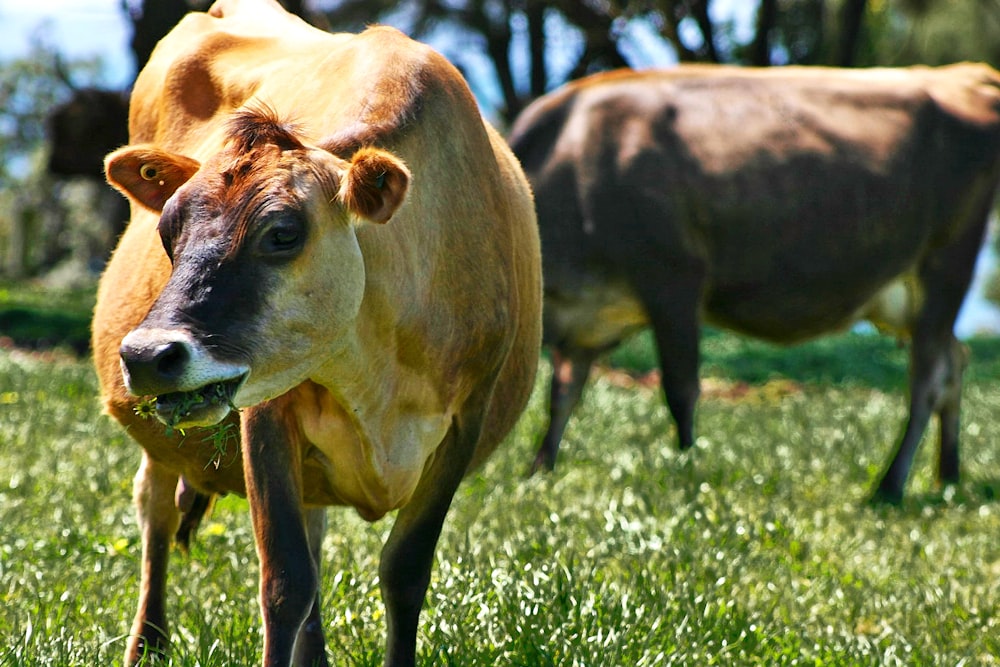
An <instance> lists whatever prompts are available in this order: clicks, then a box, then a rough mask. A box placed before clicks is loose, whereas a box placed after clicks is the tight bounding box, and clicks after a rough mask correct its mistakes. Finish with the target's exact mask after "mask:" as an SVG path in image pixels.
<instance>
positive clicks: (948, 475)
mask: <svg viewBox="0 0 1000 667" xmlns="http://www.w3.org/2000/svg"><path fill="white" fill-rule="evenodd" d="M910 356H911V359H910V415H909V418H908V419H907V422H906V428H905V429H904V431H903V436H902V438H900V440H899V444H898V445H897V447H896V450H895V451H894V452H893V456H892V460H891V461H890V463H889V466H888V467H887V468H886V471H885V473H884V474H883V475H882V479H881V480H880V481H879V484H878V487H877V488H876V490H875V492H874V494H873V496H872V500H873V501H874V502H876V503H890V504H898V503H899V502H901V501H902V499H903V490H904V488H905V486H906V480H907V477H909V473H910V467H911V466H912V465H913V458H914V456H915V455H916V453H917V448H918V446H919V445H920V440H921V438H922V437H923V434H924V432H925V431H926V429H927V424H928V422H929V421H930V418H931V416H932V415H933V414H937V415H938V417H939V420H940V426H941V449H940V458H939V468H938V475H939V478H940V480H941V481H942V482H944V483H955V482H958V477H959V463H958V432H959V407H960V403H961V394H962V372H963V370H964V369H965V356H966V355H965V350H964V347H963V346H962V344H961V343H959V342H958V341H957V340H956V339H955V337H954V336H953V335H951V334H950V333H948V334H947V335H946V336H945V337H944V338H943V339H942V338H937V339H931V340H928V339H926V338H924V337H914V340H913V349H912V352H911V355H910Z"/></svg>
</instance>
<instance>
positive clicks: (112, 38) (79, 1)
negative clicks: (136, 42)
mask: <svg viewBox="0 0 1000 667" xmlns="http://www.w3.org/2000/svg"><path fill="white" fill-rule="evenodd" d="M36 35H37V36H39V37H41V38H42V39H43V40H44V41H45V42H46V43H49V44H53V45H55V46H57V47H58V49H59V50H60V51H61V52H62V53H63V54H64V55H66V56H67V58H70V59H72V58H78V57H79V58H82V57H88V56H100V57H101V58H102V60H103V62H104V65H105V67H104V74H103V78H102V80H101V81H100V83H101V84H104V85H107V86H109V87H124V86H125V85H126V84H127V83H128V81H129V79H130V78H131V76H132V74H133V72H132V70H133V65H132V62H131V55H130V53H129V50H128V40H129V36H130V34H129V29H128V27H127V25H126V20H125V18H124V16H123V14H122V9H121V0H0V59H3V60H10V59H12V58H16V57H18V56H20V55H23V54H25V53H26V52H27V51H28V49H29V44H30V41H31V38H32V36H36Z"/></svg>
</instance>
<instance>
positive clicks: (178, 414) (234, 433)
mask: <svg viewBox="0 0 1000 667" xmlns="http://www.w3.org/2000/svg"><path fill="white" fill-rule="evenodd" d="M238 385H239V380H236V381H229V382H216V383H214V384H210V385H206V386H205V387H202V388H201V389H198V390H196V391H189V392H177V393H173V394H167V395H164V396H159V397H158V396H148V397H146V398H144V399H143V400H141V401H139V402H138V403H137V404H136V405H135V407H134V408H132V409H133V411H134V412H135V414H137V415H138V416H140V417H142V418H143V419H149V418H151V417H155V416H157V412H158V409H157V403H158V402H164V403H166V402H169V403H170V404H171V411H170V418H169V423H167V424H166V429H167V435H172V434H173V433H174V432H177V433H179V434H180V435H181V437H182V438H185V439H186V438H187V433H186V432H185V429H184V428H177V424H179V423H180V422H181V420H183V419H184V417H187V416H188V415H189V414H190V413H191V411H192V410H193V409H194V408H196V407H198V406H200V405H205V404H208V405H228V406H229V409H230V410H231V411H232V412H236V413H238V412H239V408H237V407H236V405H234V404H233V394H234V392H235V389H236V387H237V386H238ZM160 416H161V417H162V415H160ZM202 429H203V430H204V431H205V432H206V436H205V437H204V438H203V439H202V442H210V443H211V445H212V448H213V449H214V454H213V456H212V457H211V458H210V459H209V461H208V463H207V464H206V465H205V467H206V468H207V467H208V466H213V467H215V468H218V467H219V466H221V465H223V463H224V462H225V461H227V460H231V459H232V456H234V455H235V453H231V451H230V447H229V445H230V444H236V445H237V447H238V444H239V427H238V426H237V425H236V424H234V423H232V422H227V421H221V422H219V423H218V424H215V425H213V426H206V427H202ZM183 442H184V440H181V444H183ZM235 451H238V448H237V450H234V452H235Z"/></svg>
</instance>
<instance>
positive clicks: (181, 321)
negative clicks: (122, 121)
mask: <svg viewBox="0 0 1000 667" xmlns="http://www.w3.org/2000/svg"><path fill="white" fill-rule="evenodd" d="M105 170H106V172H107V176H108V180H109V181H110V182H111V184H112V185H114V186H115V187H116V188H118V189H119V190H121V191H122V192H123V193H125V194H126V195H127V196H128V197H129V198H130V199H132V200H133V201H134V202H136V203H138V204H139V205H141V206H143V207H145V208H147V209H150V210H152V211H154V212H158V213H160V221H159V225H158V231H159V234H160V237H161V239H162V241H163V247H164V249H165V251H166V253H167V255H168V256H169V258H170V261H171V263H172V265H173V270H172V272H171V275H170V279H169V281H168V282H167V284H166V287H165V288H164V290H163V292H162V293H161V294H160V295H159V297H158V298H157V299H156V301H155V302H154V304H153V306H152V308H151V309H150V311H149V313H148V315H147V316H146V318H145V319H144V320H143V321H142V323H141V324H139V326H137V327H136V328H135V329H133V330H132V331H131V332H129V333H128V335H126V336H125V338H124V339H123V340H122V343H121V350H120V353H121V363H122V372H123V374H124V379H125V384H126V386H127V387H128V389H129V391H130V392H132V393H133V394H135V395H137V396H150V395H152V396H156V397H157V401H156V407H157V416H158V417H159V418H160V420H161V421H163V422H165V423H167V424H169V425H171V426H175V427H178V428H184V427H189V426H207V425H211V424H214V423H217V422H218V421H220V420H221V419H223V418H224V417H225V416H226V414H227V413H228V412H229V410H230V408H231V407H232V406H234V405H235V406H238V407H246V406H250V405H255V404H257V403H259V402H260V401H263V400H266V399H269V398H273V397H275V396H278V395H280V394H282V393H284V392H286V391H288V390H289V389H291V388H292V387H294V386H295V385H297V384H299V383H300V382H302V381H304V380H305V379H307V378H308V377H309V376H310V373H311V372H312V371H314V370H315V369H316V367H317V366H318V365H319V364H321V363H323V362H324V361H326V360H328V359H329V358H330V355H331V354H334V353H335V347H336V341H337V340H338V337H339V336H340V334H341V333H342V332H343V331H344V328H345V327H346V326H348V325H349V324H350V323H351V322H352V321H353V320H354V318H355V317H356V315H357V313H358V310H359V308H360V306H361V300H362V296H363V293H364V287H365V266H364V261H363V258H362V256H361V250H360V247H359V245H358V241H357V237H356V228H357V226H358V225H359V224H361V223H363V222H365V221H367V222H375V223H384V222H386V221H388V220H389V218H390V217H392V215H393V214H394V213H395V212H396V210H397V208H398V207H399V206H400V205H401V204H402V202H403V199H404V197H405V195H406V190H407V187H408V185H409V181H410V175H409V172H408V171H407V169H406V167H405V166H404V165H403V163H402V162H401V161H400V160H399V159H398V158H396V157H394V156H393V155H392V154H390V153H388V152H386V151H383V150H379V149H374V148H362V149H360V150H358V151H357V152H355V153H354V154H353V156H352V157H351V158H350V160H344V159H342V158H340V157H338V156H337V155H335V154H334V153H333V152H332V151H331V150H327V149H325V148H323V147H322V142H321V143H320V145H317V146H310V145H307V144H306V143H305V142H304V141H303V140H302V139H301V138H300V137H299V136H298V134H297V132H296V130H295V128H294V127H292V126H290V125H288V124H284V123H282V122H280V121H279V120H278V119H277V118H276V117H275V115H274V114H273V113H271V112H269V111H266V110H259V109H257V110H245V111H241V112H239V113H237V114H236V115H235V116H234V117H233V119H232V121H231V122H230V123H229V125H228V137H227V143H226V147H225V149H224V150H223V151H222V152H221V153H219V154H218V155H216V156H213V157H211V158H210V159H208V160H207V161H206V162H205V164H200V163H199V162H198V161H196V160H194V159H192V158H190V157H186V156H183V155H177V154H174V153H170V152H166V151H163V150H159V149H157V148H156V147H155V146H148V145H142V146H128V147H125V148H122V149H120V150H118V151H115V152H114V153H112V154H110V155H109V156H108V158H107V160H106V162H105Z"/></svg>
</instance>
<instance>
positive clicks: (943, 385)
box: [510, 64, 1000, 502]
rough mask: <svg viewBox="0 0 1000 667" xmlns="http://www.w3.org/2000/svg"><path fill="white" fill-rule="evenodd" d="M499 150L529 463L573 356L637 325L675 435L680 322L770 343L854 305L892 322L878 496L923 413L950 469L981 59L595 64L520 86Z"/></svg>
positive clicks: (886, 324)
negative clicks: (530, 442) (532, 380)
mask: <svg viewBox="0 0 1000 667" xmlns="http://www.w3.org/2000/svg"><path fill="white" fill-rule="evenodd" d="M510 142H511V147H512V148H513V149H514V152H515V154H517V156H518V157H519V158H520V159H521V161H522V165H523V167H524V169H525V172H526V173H527V174H528V178H529V180H530V181H531V182H532V185H533V187H534V189H535V198H536V206H537V212H538V218H539V227H540V229H541V235H542V255H543V264H544V274H545V318H544V319H545V325H544V329H545V333H544V341H545V343H546V344H547V345H548V346H549V347H550V348H551V351H552V358H553V363H554V373H553V381H552V390H551V423H550V425H549V430H548V432H547V433H546V435H545V438H544V440H543V442H542V446H541V448H540V450H539V452H538V456H537V458H536V460H535V468H534V469H538V468H540V467H548V468H551V467H552V466H553V465H554V463H555V457H556V452H557V450H558V447H559V441H560V439H561V437H562V434H563V429H564V428H565V426H566V422H567V420H568V419H569V416H570V413H571V412H572V410H573V408H574V406H575V405H576V403H577V402H578V400H579V398H580V394H581V391H582V389H583V386H584V383H585V382H586V379H587V375H588V372H589V370H590V367H591V364H592V363H593V361H594V359H595V357H596V356H597V355H599V354H601V353H602V352H605V351H606V350H608V349H610V348H613V347H614V346H616V345H617V344H618V343H619V342H620V341H621V340H622V339H623V338H625V337H626V336H628V335H629V334H631V333H632V332H634V331H635V330H636V329H639V328H640V327H643V326H646V325H648V324H651V325H652V327H653V330H654V333H655V338H656V344H657V347H658V349H659V354H660V362H661V368H662V386H663V391H664V393H665V395H666V401H667V405H668V406H669V408H670V412H671V415H672V416H673V418H674V421H675V422H676V424H677V430H678V437H679V440H680V446H681V447H682V448H686V447H690V446H691V445H692V443H693V441H694V436H693V418H694V407H695V402H696V400H697V397H698V393H699V382H698V337H699V327H700V325H701V323H702V322H703V321H704V322H709V323H712V324H715V325H718V326H722V327H726V328H728V329H732V330H734V331H737V332H740V333H744V334H749V335H751V336H756V337H759V338H763V339H766V340H770V341H776V342H780V343H795V342H798V341H801V340H805V339H808V338H812V337H814V336H818V335H820V334H823V333H826V332H829V331H832V330H838V329H843V328H845V327H847V326H849V325H850V324H851V323H852V322H855V321H856V320H858V319H869V320H871V321H873V322H874V323H875V324H876V325H878V326H879V327H880V328H882V329H884V330H887V331H889V332H892V333H894V334H896V335H898V336H901V337H907V338H909V339H910V345H911V347H910V349H911V371H910V375H911V378H910V417H909V420H908V422H907V424H906V429H905V431H904V432H903V435H902V437H901V439H900V441H899V444H898V446H897V449H896V451H895V453H894V454H893V458H892V462H891V464H890V465H889V467H888V469H887V470H886V472H885V474H884V475H883V477H882V478H881V480H880V481H879V483H878V487H877V489H876V491H875V495H876V498H877V499H880V500H886V501H893V502H897V501H899V500H900V499H901V497H902V494H903V489H904V486H905V483H906V478H907V475H908V472H909V469H910V465H911V463H912V460H913V456H914V453H915V452H916V449H917V445H918V443H919V441H920V438H921V436H922V434H923V433H924V431H925V429H926V426H927V423H928V421H929V419H930V417H931V415H933V414H936V415H937V416H938V417H939V419H940V422H941V452H940V468H939V474H940V478H941V480H943V481H944V482H954V481H956V480H957V479H958V477H959V461H958V431H959V398H960V392H961V375H962V370H963V367H964V365H965V357H964V354H963V348H962V346H961V345H960V344H959V343H958V342H957V341H956V340H955V337H954V335H953V334H952V330H953V325H954V322H955V317H956V315H957V313H958V310H959V307H960V305H961V303H962V300H963V298H964V296H965V292H966V290H967V289H968V286H969V281H970V278H971V276H972V272H973V266H974V264H975V261H976V255H977V251H978V250H979V247H980V244H981V242H982V239H983V234H984V230H985V228H986V220H987V215H988V212H989V210H990V206H991V203H992V201H993V198H994V191H995V189H996V186H997V181H998V178H1000V175H998V172H1000V74H998V73H997V72H995V71H993V70H992V69H990V68H989V67H986V66H983V65H971V64H966V65H956V66H952V67H945V68H940V69H929V68H913V69H878V70H868V71H859V70H836V69H818V68H817V69H811V68H786V69H766V70H746V69H743V70H741V69H735V68H726V67H712V66H690V67H680V68H677V69H674V70H668V71H660V72H657V71H650V72H631V71H619V72H615V73H608V74H602V75H596V76H594V77H591V78H588V79H584V80H581V81H579V82H576V83H574V84H571V85H569V86H567V87H565V88H564V89H562V90H559V91H557V92H554V93H552V94H551V95H549V96H547V97H545V98H542V99H540V100H537V101H536V102H535V103H534V104H533V105H531V106H530V107H529V108H527V109H526V110H525V111H524V113H523V114H522V115H521V116H520V118H519V119H518V120H517V122H516V123H515V125H514V127H513V130H512V132H511V136H510Z"/></svg>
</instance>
